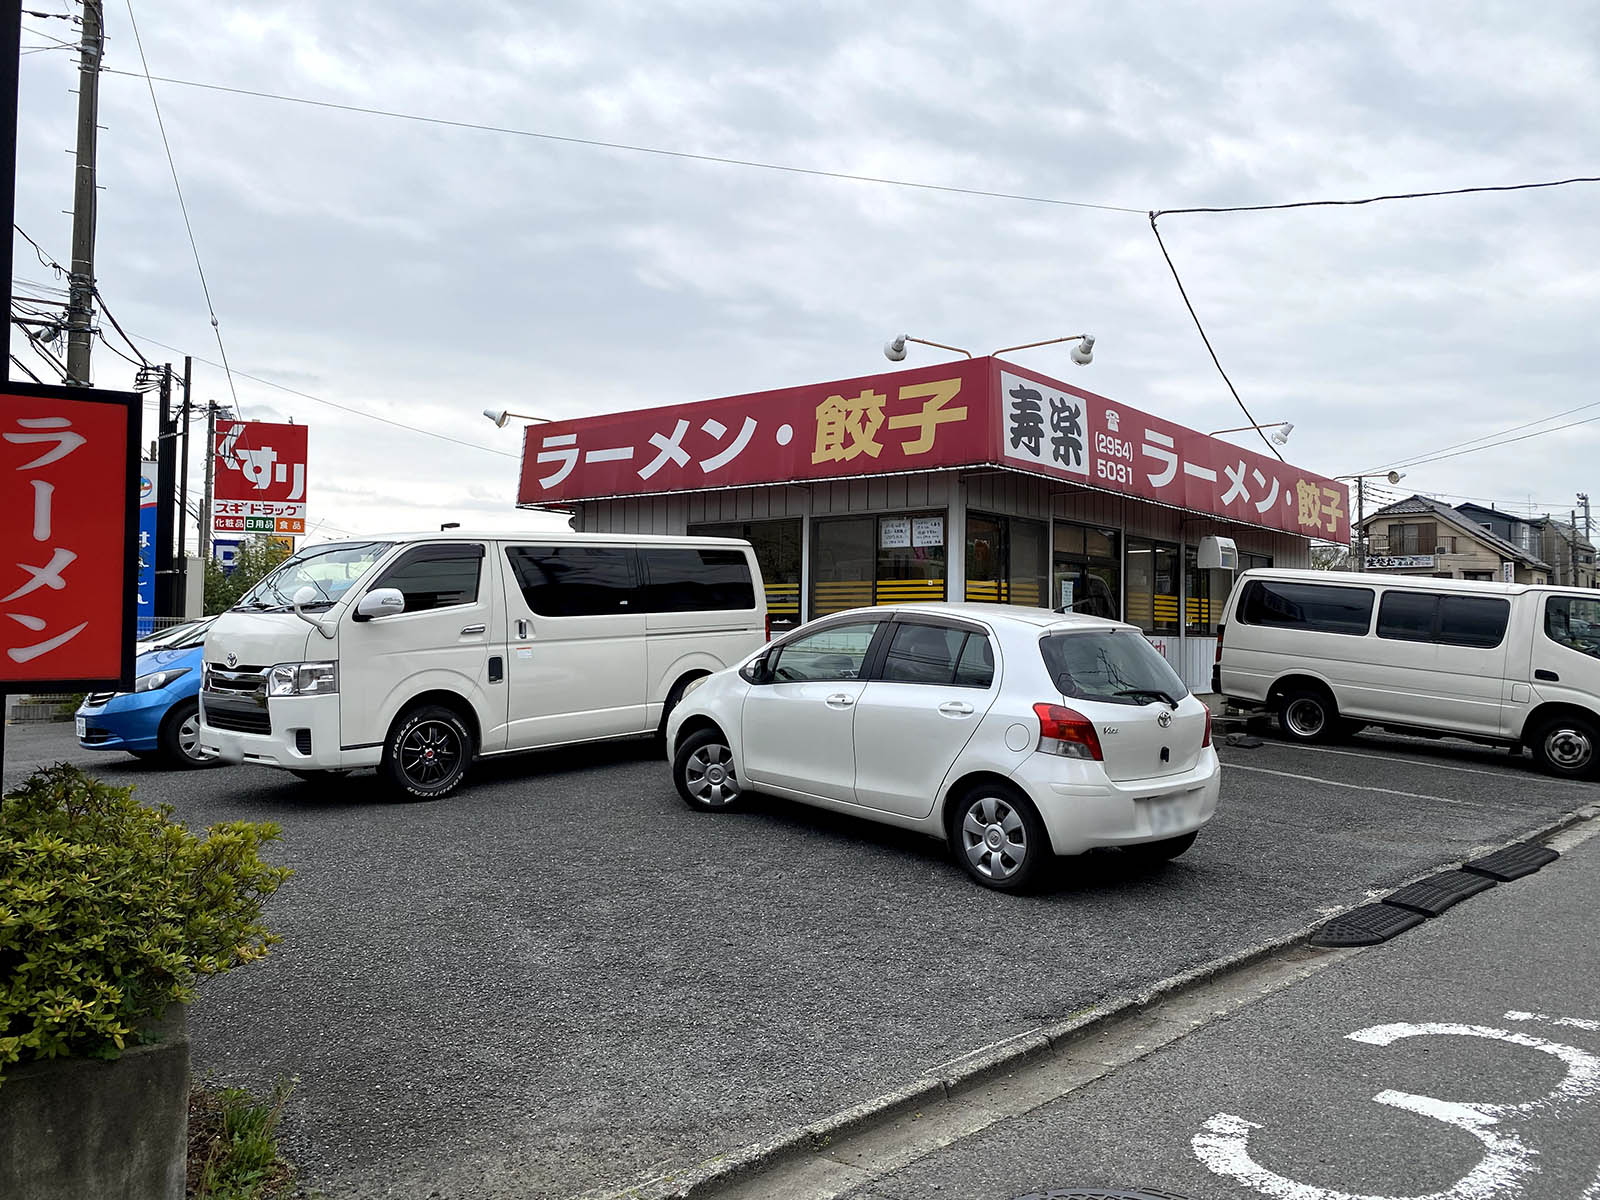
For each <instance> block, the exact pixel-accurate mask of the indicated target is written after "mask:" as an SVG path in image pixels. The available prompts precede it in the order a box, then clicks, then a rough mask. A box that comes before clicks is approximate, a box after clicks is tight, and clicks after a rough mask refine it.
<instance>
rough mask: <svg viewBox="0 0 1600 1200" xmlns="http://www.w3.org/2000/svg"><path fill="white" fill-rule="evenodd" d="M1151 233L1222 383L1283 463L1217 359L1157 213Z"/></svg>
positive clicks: (1275, 448)
mask: <svg viewBox="0 0 1600 1200" xmlns="http://www.w3.org/2000/svg"><path fill="white" fill-rule="evenodd" d="M1150 232H1151V233H1153V234H1155V235H1156V245H1158V246H1160V247H1161V257H1162V258H1164V259H1166V260H1167V270H1169V271H1171V272H1172V281H1173V282H1174V283H1176V284H1177V285H1178V295H1180V296H1182V297H1183V305H1184V307H1185V308H1187V309H1188V310H1189V316H1190V317H1191V318H1193V320H1194V327H1195V328H1196V329H1198V330H1199V331H1200V340H1201V341H1202V342H1204V343H1205V344H1206V352H1207V353H1208V354H1210V355H1211V361H1212V362H1213V363H1215V364H1216V366H1217V374H1219V375H1221V376H1222V382H1223V383H1225V384H1227V385H1228V391H1230V392H1232V393H1233V399H1234V401H1235V403H1237V404H1238V405H1239V411H1240V412H1242V413H1244V419H1245V420H1246V421H1249V422H1250V424H1251V425H1252V426H1254V427H1255V431H1256V432H1257V433H1258V434H1260V435H1261V440H1262V442H1264V443H1265V444H1266V447H1267V449H1268V450H1271V451H1272V453H1273V454H1275V455H1277V458H1278V461H1279V462H1282V461H1283V455H1281V454H1279V453H1278V448H1277V447H1276V446H1274V445H1273V444H1272V439H1271V438H1269V437H1267V431H1266V430H1264V429H1262V428H1261V426H1260V424H1259V423H1258V422H1257V421H1256V419H1255V417H1253V416H1252V415H1251V414H1250V410H1249V409H1248V408H1246V407H1245V403H1244V401H1243V400H1242V399H1240V397H1239V389H1238V388H1236V387H1234V386H1233V380H1231V379H1229V378H1228V373H1227V372H1226V371H1224V370H1223V369H1222V360H1221V359H1220V358H1218V357H1217V352H1216V350H1215V349H1214V348H1213V347H1212V345H1211V339H1210V338H1209V337H1208V336H1206V327H1205V326H1204V325H1202V324H1201V323H1200V314H1199V313H1197V312H1195V310H1194V305H1193V304H1191V303H1190V302H1189V292H1188V290H1187V289H1186V288H1185V287H1184V286H1183V280H1182V279H1181V278H1179V276H1178V268H1177V266H1176V265H1174V263H1173V261H1172V255H1170V254H1168V253H1167V244H1166V242H1164V241H1162V240H1161V230H1160V229H1159V228H1157V227H1156V214H1155V213H1151V214H1150Z"/></svg>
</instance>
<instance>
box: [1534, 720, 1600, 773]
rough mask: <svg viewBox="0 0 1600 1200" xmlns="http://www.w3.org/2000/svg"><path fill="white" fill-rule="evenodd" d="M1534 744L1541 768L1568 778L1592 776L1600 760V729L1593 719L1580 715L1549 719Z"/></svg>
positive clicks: (1536, 760) (1536, 758) (1535, 758)
mask: <svg viewBox="0 0 1600 1200" xmlns="http://www.w3.org/2000/svg"><path fill="white" fill-rule="evenodd" d="M1531 745H1532V747H1533V758H1534V761H1535V762H1537V763H1538V764H1539V766H1540V768H1541V769H1542V770H1544V771H1546V772H1548V773H1549V774H1551V775H1559V776H1561V777H1562V778H1564V779H1590V778H1592V777H1593V776H1594V774H1595V768H1596V765H1597V763H1600V730H1597V729H1596V726H1595V723H1594V722H1593V721H1590V720H1589V719H1588V718H1586V717H1580V716H1577V715H1576V714H1573V715H1571V716H1568V715H1566V714H1563V715H1561V716H1557V717H1552V718H1550V719H1549V720H1548V721H1545V722H1544V723H1543V724H1542V725H1540V726H1539V730H1538V732H1537V733H1536V734H1535V735H1534V736H1533V738H1532V741H1531Z"/></svg>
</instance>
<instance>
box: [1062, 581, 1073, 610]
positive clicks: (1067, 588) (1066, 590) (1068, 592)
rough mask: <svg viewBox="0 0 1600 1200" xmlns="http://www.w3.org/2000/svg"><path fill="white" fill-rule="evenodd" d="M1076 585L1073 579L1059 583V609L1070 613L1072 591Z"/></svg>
mask: <svg viewBox="0 0 1600 1200" xmlns="http://www.w3.org/2000/svg"><path fill="white" fill-rule="evenodd" d="M1076 583H1077V580H1075V579H1063V580H1062V581H1061V607H1062V608H1064V609H1065V610H1066V611H1067V612H1071V611H1072V589H1073V586H1074V585H1075V584H1076Z"/></svg>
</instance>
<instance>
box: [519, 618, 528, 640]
mask: <svg viewBox="0 0 1600 1200" xmlns="http://www.w3.org/2000/svg"><path fill="white" fill-rule="evenodd" d="M527 636H528V623H527V622H526V621H518V622H517V638H518V640H521V639H522V638H525V637H527Z"/></svg>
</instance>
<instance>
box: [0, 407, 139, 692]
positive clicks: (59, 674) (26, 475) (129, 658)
mask: <svg viewBox="0 0 1600 1200" xmlns="http://www.w3.org/2000/svg"><path fill="white" fill-rule="evenodd" d="M139 474H140V472H139V397H138V395H137V394H135V393H131V392H103V391H99V390H96V389H91V388H62V387H46V386H31V385H27V384H18V383H10V384H6V385H5V387H4V394H3V395H0V512H4V513H5V514H6V520H5V522H4V524H3V533H0V691H13V692H14V691H17V690H18V688H19V686H26V687H28V688H40V687H59V688H61V689H62V690H67V689H73V688H85V689H87V688H90V687H132V686H133V644H134V641H135V636H134V611H135V610H134V606H135V603H136V600H135V594H136V590H137V589H136V581H137V577H138V567H139Z"/></svg>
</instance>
